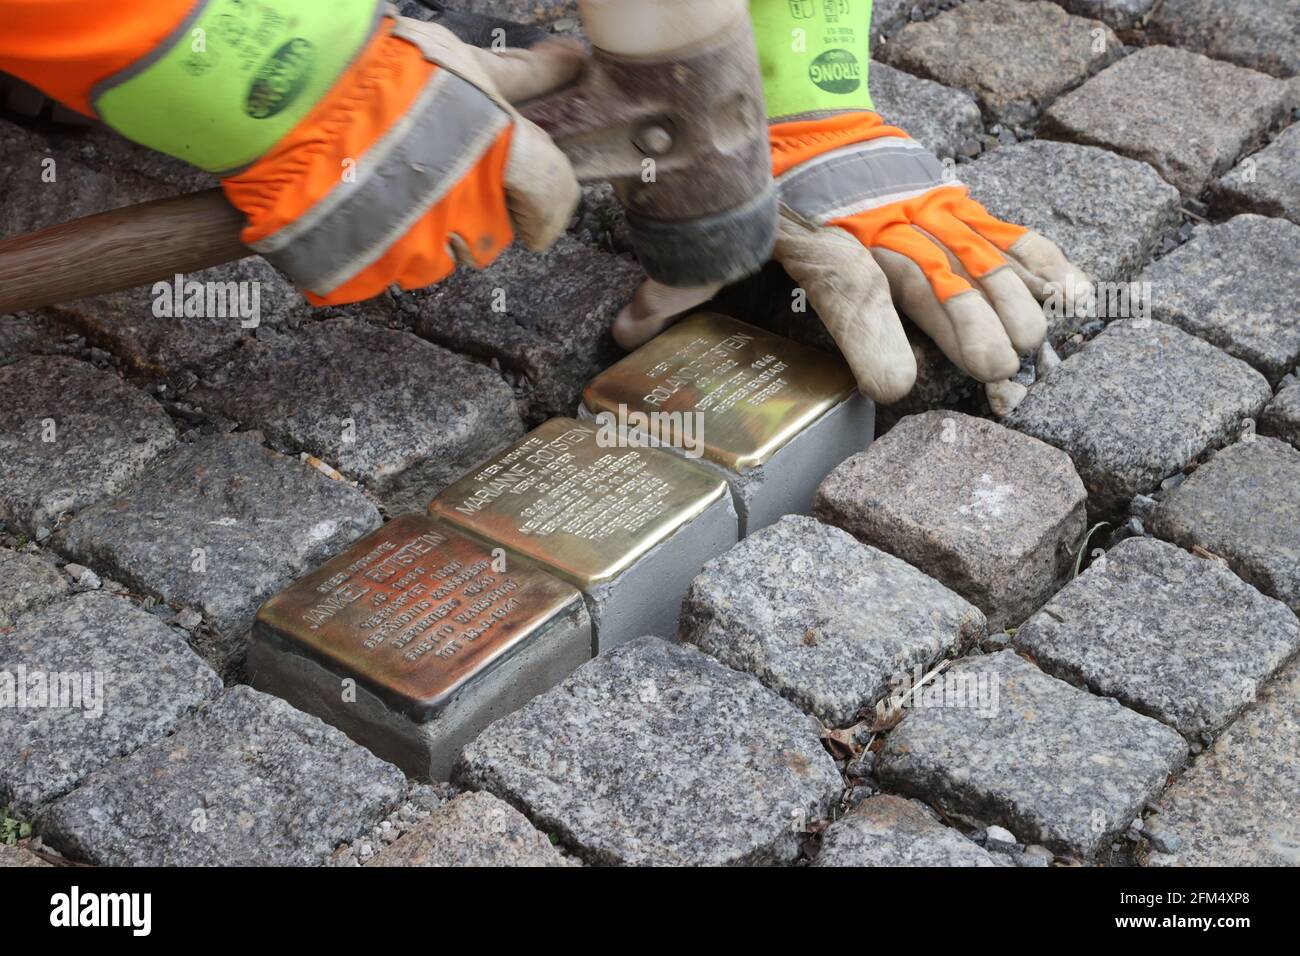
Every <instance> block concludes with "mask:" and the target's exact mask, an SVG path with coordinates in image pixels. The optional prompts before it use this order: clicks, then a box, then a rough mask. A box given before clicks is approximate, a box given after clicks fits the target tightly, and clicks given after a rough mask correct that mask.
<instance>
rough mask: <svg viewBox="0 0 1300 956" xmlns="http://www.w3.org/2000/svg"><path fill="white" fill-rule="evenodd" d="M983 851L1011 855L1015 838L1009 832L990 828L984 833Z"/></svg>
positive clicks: (994, 827)
mask: <svg viewBox="0 0 1300 956" xmlns="http://www.w3.org/2000/svg"><path fill="white" fill-rule="evenodd" d="M984 849H986V850H988V851H989V852H990V853H1012V852H1014V851H1015V849H1016V838H1015V835H1014V834H1012V832H1011V831H1010V830H1007V829H1005V828H1003V827H999V826H992V827H989V828H988V829H986V830H985V831H984Z"/></svg>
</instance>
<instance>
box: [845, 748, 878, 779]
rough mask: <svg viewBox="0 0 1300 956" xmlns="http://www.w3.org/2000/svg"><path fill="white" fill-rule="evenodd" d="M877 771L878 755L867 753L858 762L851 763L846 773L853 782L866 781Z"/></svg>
mask: <svg viewBox="0 0 1300 956" xmlns="http://www.w3.org/2000/svg"><path fill="white" fill-rule="evenodd" d="M875 769H876V755H875V754H873V753H865V754H863V755H862V756H861V757H859V758H858V759H857V760H854V761H853V762H851V763H850V764H849V765H848V767H847V768H846V773H847V774H848V776H849V777H850V778H851V779H853V780H865V779H866V778H867V777H870V776H871V774H872V773H873V772H874V771H875Z"/></svg>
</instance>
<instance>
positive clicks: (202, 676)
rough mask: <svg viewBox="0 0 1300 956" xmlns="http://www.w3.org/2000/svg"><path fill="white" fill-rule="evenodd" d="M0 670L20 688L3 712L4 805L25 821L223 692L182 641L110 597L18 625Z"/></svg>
mask: <svg viewBox="0 0 1300 956" xmlns="http://www.w3.org/2000/svg"><path fill="white" fill-rule="evenodd" d="M0 671H2V672H4V673H5V674H6V675H12V678H13V680H14V682H15V683H16V684H18V683H21V684H22V685H23V686H22V687H8V688H7V690H8V691H9V692H10V693H12V694H14V696H15V698H16V703H9V704H8V705H7V706H4V707H0V806H4V805H10V806H12V807H14V808H15V809H16V810H17V811H18V812H19V813H21V814H22V815H23V816H25V817H26V816H30V815H31V814H32V813H33V812H34V811H35V810H36V809H38V808H39V807H41V806H42V805H44V804H46V803H48V802H49V801H51V800H53V799H55V798H56V797H60V796H62V795H63V794H65V793H67V792H68V791H69V790H71V789H72V788H73V787H75V786H77V785H78V784H79V783H80V782H81V781H82V780H83V779H85V777H86V776H87V775H88V774H90V773H91V772H92V771H95V770H97V769H99V768H100V767H103V766H105V765H107V764H109V763H111V762H112V761H113V760H114V759H115V758H119V757H124V756H126V755H127V754H129V753H131V752H132V751H134V750H135V749H136V748H137V747H139V746H141V745H142V744H146V743H149V742H151V741H153V740H157V739H159V738H161V737H163V736H164V735H166V734H167V733H168V732H169V731H171V729H172V728H173V727H174V726H175V725H176V723H177V721H179V720H181V719H183V718H184V717H185V716H186V715H187V714H189V713H190V712H192V711H193V710H194V709H195V708H196V707H198V706H199V705H200V704H202V703H203V702H204V701H205V700H207V699H209V698H211V697H214V696H215V695H216V694H217V693H219V692H220V690H221V681H219V680H218V679H217V675H216V674H215V673H213V671H212V669H211V668H210V667H208V665H207V664H205V663H204V662H203V661H202V660H201V659H200V658H199V657H198V655H197V654H195V653H194V652H193V651H192V650H190V648H189V646H188V645H187V644H186V643H185V638H184V637H183V636H181V635H180V634H177V633H176V631H174V630H172V629H171V628H169V627H167V626H166V625H165V624H163V623H162V621H160V620H159V619H158V618H157V617H155V616H154V615H152V614H149V613H147V612H146V611H143V610H141V609H140V608H138V607H137V606H136V605H134V604H132V603H131V602H130V601H128V600H125V599H123V598H118V597H113V596H111V595H108V594H81V595H78V596H76V597H74V598H71V599H70V600H67V601H60V602H58V603H56V604H54V605H51V606H50V607H47V608H45V609H43V610H39V611H34V612H32V613H30V614H28V615H27V616H25V617H22V618H20V619H19V620H18V623H17V625H16V626H15V628H14V630H13V632H12V633H9V634H6V635H4V637H3V641H2V642H0ZM5 683H6V684H7V683H8V681H6V682H5ZM6 696H7V695H6Z"/></svg>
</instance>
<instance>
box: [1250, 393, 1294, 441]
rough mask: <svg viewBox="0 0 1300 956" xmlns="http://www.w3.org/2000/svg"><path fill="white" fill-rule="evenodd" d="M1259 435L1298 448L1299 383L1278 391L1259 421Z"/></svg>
mask: <svg viewBox="0 0 1300 956" xmlns="http://www.w3.org/2000/svg"><path fill="white" fill-rule="evenodd" d="M1259 430H1260V432H1261V434H1265V435H1274V436H1276V437H1278V438H1282V439H1285V440H1286V441H1289V442H1290V443H1291V444H1292V445H1293V446H1295V447H1296V448H1300V382H1293V383H1292V384H1290V385H1287V386H1286V387H1285V388H1282V389H1279V390H1278V393H1277V395H1276V396H1275V397H1274V399H1273V401H1271V402H1269V404H1268V407H1267V408H1266V409H1264V414H1263V415H1261V416H1260V419H1259Z"/></svg>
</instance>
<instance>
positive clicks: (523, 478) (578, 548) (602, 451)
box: [429, 418, 727, 589]
mask: <svg viewBox="0 0 1300 956" xmlns="http://www.w3.org/2000/svg"><path fill="white" fill-rule="evenodd" d="M611 433H612V429H601V428H600V427H599V426H597V425H595V424H593V423H591V422H581V421H578V420H577V419H573V418H552V419H551V420H550V421H548V422H546V423H544V424H543V425H541V426H540V427H538V428H536V429H535V430H533V431H531V432H529V433H528V434H527V435H525V436H524V437H523V438H521V439H520V440H519V441H518V442H517V443H515V444H514V445H513V446H511V447H510V448H509V449H507V450H506V451H504V452H502V453H501V454H499V455H497V456H496V457H495V458H493V459H491V460H489V461H488V462H486V463H485V464H483V465H482V466H481V467H479V468H477V469H476V470H475V471H473V472H472V473H470V474H468V475H466V476H465V477H464V478H461V479H460V480H459V481H457V482H456V483H455V484H453V485H451V486H450V487H448V488H446V489H445V490H444V491H443V492H442V493H441V494H439V495H438V497H436V498H435V499H434V500H433V502H432V503H431V504H430V505H429V511H430V512H431V513H432V514H434V515H436V516H438V517H440V518H445V519H446V520H447V521H450V522H454V523H455V524H457V525H458V526H460V527H462V528H465V529H467V530H469V531H470V532H472V533H473V534H476V535H480V536H482V537H483V538H484V539H485V540H487V541H490V542H499V543H500V544H502V545H505V546H506V547H507V548H510V549H512V550H515V551H518V552H520V553H521V554H524V555H527V556H528V557H530V558H534V559H536V560H537V561H538V562H539V563H540V564H542V565H544V566H545V567H546V568H547V569H548V570H550V571H552V572H554V573H555V574H557V575H559V576H560V577H562V578H564V579H565V580H566V581H570V582H572V583H573V584H575V585H577V586H578V587H580V588H583V589H586V588H589V587H591V586H594V585H597V584H603V583H605V582H607V581H610V580H612V579H613V578H615V577H617V576H618V574H619V573H620V572H622V571H624V570H626V569H627V568H628V567H630V566H631V565H632V564H634V563H635V562H636V560H637V559H638V558H639V557H641V556H642V555H643V554H645V553H646V552H647V551H649V550H650V549H651V548H653V547H654V546H655V545H656V544H658V543H659V542H660V541H663V540H664V539H666V538H667V537H668V536H669V535H671V534H672V533H673V532H674V531H676V530H677V529H678V528H680V527H681V526H682V525H684V524H686V523H687V522H689V521H691V520H692V519H693V518H695V517H697V516H698V515H699V514H701V513H702V512H703V511H704V510H705V509H706V508H707V507H708V506H709V505H711V504H712V503H713V502H715V501H717V500H718V499H719V498H721V497H722V496H723V495H725V494H727V484H726V482H725V481H723V480H722V478H721V477H719V476H716V475H714V474H712V473H710V472H709V471H708V470H707V469H705V468H701V467H700V466H698V465H694V464H691V463H690V462H687V461H683V460H681V459H680V458H677V457H676V456H674V455H672V454H669V453H668V452H665V451H661V450H659V449H656V448H632V447H618V443H617V442H611V441H609V440H608V439H609V438H610V437H611Z"/></svg>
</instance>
